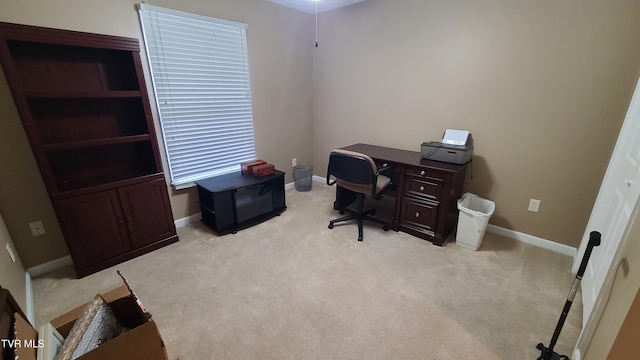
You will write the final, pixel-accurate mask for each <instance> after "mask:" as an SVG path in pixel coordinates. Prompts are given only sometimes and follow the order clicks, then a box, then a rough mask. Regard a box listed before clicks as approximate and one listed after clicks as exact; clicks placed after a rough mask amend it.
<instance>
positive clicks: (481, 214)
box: [456, 193, 496, 250]
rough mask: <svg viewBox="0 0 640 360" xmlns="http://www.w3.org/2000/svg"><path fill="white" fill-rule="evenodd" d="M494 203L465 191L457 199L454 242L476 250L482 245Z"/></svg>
mask: <svg viewBox="0 0 640 360" xmlns="http://www.w3.org/2000/svg"><path fill="white" fill-rule="evenodd" d="M495 209H496V204H495V203H494V202H493V201H491V200H487V199H483V198H481V197H480V196H478V195H475V194H472V193H465V194H464V195H462V197H461V198H460V199H458V210H460V215H459V216H458V230H457V233H456V244H457V245H459V246H462V247H463V248H467V249H471V250H478V248H479V247H480V245H482V239H483V238H484V233H485V231H486V230H487V224H488V223H489V218H490V217H491V215H493V212H494V211H495Z"/></svg>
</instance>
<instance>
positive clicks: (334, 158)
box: [327, 149, 378, 184]
mask: <svg viewBox="0 0 640 360" xmlns="http://www.w3.org/2000/svg"><path fill="white" fill-rule="evenodd" d="M376 171H378V169H377V167H376V163H375V162H374V161H373V160H372V159H371V158H370V157H369V156H368V155H365V154H362V153H358V152H354V151H349V150H342V149H336V150H333V151H331V154H329V166H328V169H327V179H329V177H330V176H331V175H333V176H334V177H335V178H337V179H340V180H343V181H348V182H350V183H354V184H373V182H374V181H375V173H376Z"/></svg>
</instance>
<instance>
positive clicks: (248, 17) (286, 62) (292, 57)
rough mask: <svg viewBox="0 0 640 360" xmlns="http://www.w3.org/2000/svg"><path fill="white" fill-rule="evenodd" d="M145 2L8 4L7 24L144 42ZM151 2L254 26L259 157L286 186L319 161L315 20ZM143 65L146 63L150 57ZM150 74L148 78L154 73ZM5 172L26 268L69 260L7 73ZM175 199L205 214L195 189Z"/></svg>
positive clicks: (186, 209) (1, 132) (178, 205)
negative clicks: (298, 167)
mask: <svg viewBox="0 0 640 360" xmlns="http://www.w3.org/2000/svg"><path fill="white" fill-rule="evenodd" d="M139 2H140V1H137V0H109V1H104V0H67V1H55V0H21V1H2V2H0V21H4V22H13V23H20V24H28V25H37V26H45V27H53V28H61V29H70V30H78V31H86V32H96V33H102V34H109V35H118V36H128V37H134V38H138V39H139V40H140V41H141V44H142V33H141V30H140V23H139V20H138V14H137V12H136V11H135V7H134V5H135V4H136V3H139ZM147 3H149V4H152V5H157V6H164V7H169V8H173V9H176V10H182V11H188V12H194V13H198V14H202V15H208V16H213V17H218V18H222V19H227V20H233V21H239V22H244V23H247V24H248V26H249V27H248V30H247V41H248V52H249V66H250V72H251V85H252V96H253V110H254V124H255V135H256V151H257V156H258V157H260V158H262V159H265V160H267V161H269V162H271V163H274V164H275V165H276V167H277V168H278V169H282V170H283V171H285V172H287V175H286V181H288V182H289V181H292V175H291V172H292V169H291V159H292V158H294V157H295V158H297V159H298V163H301V164H302V163H310V162H311V161H312V160H313V157H312V151H313V148H312V146H311V145H310V144H311V143H312V142H313V138H312V125H313V123H312V116H313V96H312V91H313V88H312V86H311V83H312V81H313V68H312V66H313V59H312V52H311V50H312V48H313V40H314V38H313V31H312V29H313V25H312V21H311V19H312V17H311V15H309V14H305V13H301V12H298V11H295V10H292V9H289V8H285V7H282V6H278V5H276V4H273V3H270V2H267V1H264V0H216V1H207V0H181V1H176V0H166V1H162V0H158V1H147ZM143 60H144V59H143ZM143 62H145V64H146V60H144V61H143ZM145 71H146V72H147V80H149V76H148V74H149V73H148V69H145ZM152 101H153V99H152ZM154 103H155V102H154ZM154 111H155V109H154ZM155 117H156V122H157V116H155ZM166 169H167V167H166V165H165V170H166ZM0 173H1V174H2V176H0V211H2V213H3V214H4V216H5V220H6V223H7V227H8V228H9V232H10V233H11V235H12V237H13V240H14V242H15V245H16V248H17V250H18V252H19V253H20V255H21V257H22V260H23V262H24V264H25V266H26V267H27V268H29V267H33V266H36V265H39V264H42V263H45V262H48V261H51V260H54V259H58V258H60V257H63V256H66V255H67V254H68V251H67V248H66V245H65V244H64V239H63V237H62V234H61V231H60V228H59V225H58V223H57V219H56V217H55V213H54V212H53V208H52V206H51V202H50V201H49V199H48V196H47V193H46V189H45V188H44V184H43V182H42V179H41V178H40V175H39V172H38V168H37V165H36V163H35V159H34V157H33V155H32V153H31V151H30V148H29V144H28V141H27V138H26V135H25V133H24V130H23V129H22V125H21V122H20V119H19V117H18V114H17V111H16V109H15V106H14V105H13V100H12V98H11V94H10V92H9V90H8V86H7V84H6V80H5V78H4V74H2V75H0ZM170 194H171V205H172V209H173V214H174V217H175V218H176V219H180V218H183V217H186V216H188V215H191V214H195V213H197V212H198V211H199V209H198V204H197V202H198V200H197V194H196V193H195V192H194V191H193V190H185V191H174V190H173V189H171V190H170ZM34 220H43V223H44V226H45V229H46V231H47V234H45V235H43V236H37V237H33V236H31V233H30V230H29V226H28V223H29V222H31V221H34Z"/></svg>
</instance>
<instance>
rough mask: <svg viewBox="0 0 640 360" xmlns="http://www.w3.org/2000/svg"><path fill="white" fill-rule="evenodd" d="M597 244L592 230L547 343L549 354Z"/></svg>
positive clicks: (596, 235)
mask: <svg viewBox="0 0 640 360" xmlns="http://www.w3.org/2000/svg"><path fill="white" fill-rule="evenodd" d="M599 245H600V233H599V232H597V231H592V232H591V233H590V234H589V243H588V244H587V249H586V250H585V252H584V256H583V257H582V263H580V268H579V269H578V273H577V274H576V278H575V279H574V280H573V286H571V291H569V296H567V301H566V302H565V304H564V308H563V309H562V314H561V315H560V319H559V320H558V325H556V330H555V331H554V333H553V337H552V338H551V342H550V343H549V352H548V354H549V356H550V355H551V354H552V353H553V348H554V346H556V342H557V341H558V337H559V336H560V330H562V326H563V325H564V321H565V320H566V319H567V314H568V313H569V309H570V308H571V304H573V299H574V297H575V296H576V292H577V291H578V287H579V286H580V281H581V280H582V275H584V272H585V270H586V269H587V263H588V262H589V258H590V257H591V251H593V247H594V246H599Z"/></svg>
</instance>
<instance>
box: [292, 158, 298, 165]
mask: <svg viewBox="0 0 640 360" xmlns="http://www.w3.org/2000/svg"><path fill="white" fill-rule="evenodd" d="M296 165H298V159H296V158H293V159H291V167H295V166H296Z"/></svg>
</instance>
